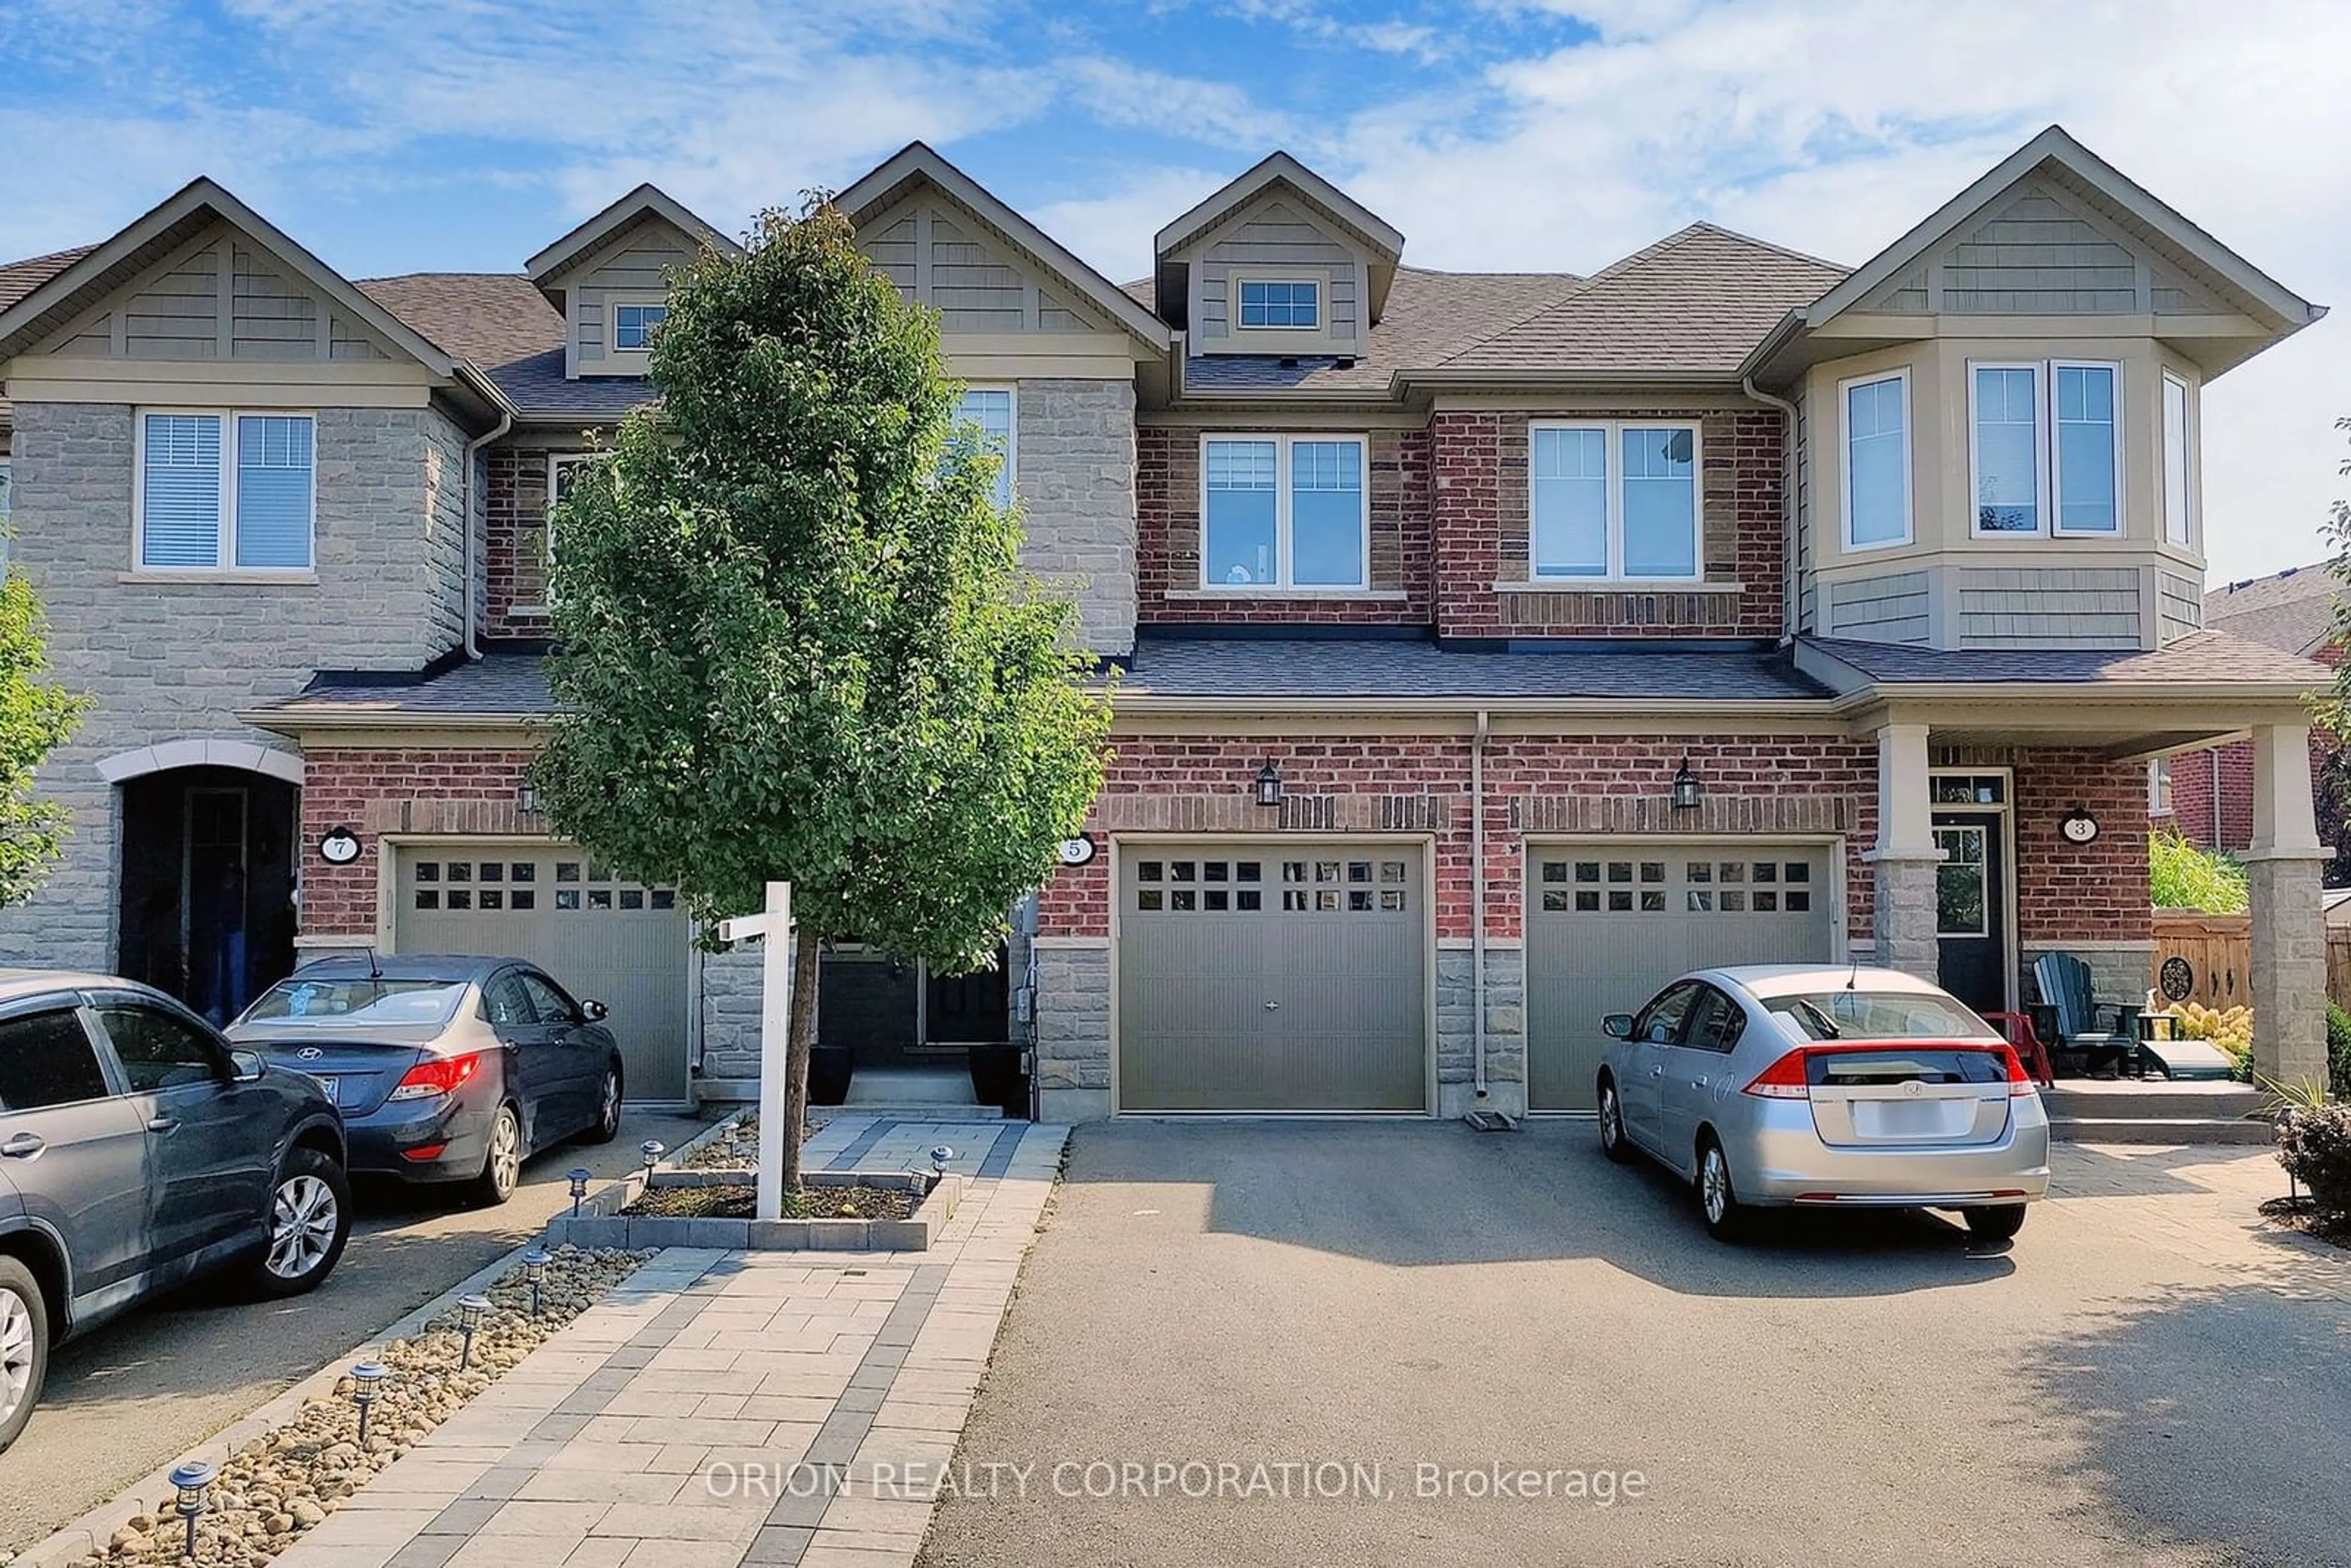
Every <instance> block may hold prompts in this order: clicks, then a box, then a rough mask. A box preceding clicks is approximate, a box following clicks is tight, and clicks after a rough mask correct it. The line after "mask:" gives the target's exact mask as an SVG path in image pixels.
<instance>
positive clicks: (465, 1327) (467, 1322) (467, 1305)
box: [457, 1296, 490, 1372]
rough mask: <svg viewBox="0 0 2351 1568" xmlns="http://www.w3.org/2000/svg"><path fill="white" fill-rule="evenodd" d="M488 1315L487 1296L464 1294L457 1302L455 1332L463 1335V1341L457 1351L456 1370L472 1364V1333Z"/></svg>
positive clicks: (488, 1304) (488, 1303) (461, 1369)
mask: <svg viewBox="0 0 2351 1568" xmlns="http://www.w3.org/2000/svg"><path fill="white" fill-rule="evenodd" d="M489 1315H490V1299H489V1297H487V1296H466V1297H465V1298H463V1299H461V1300H460V1301H458V1302H457V1332H458V1333H460V1334H462V1335H463V1336H465V1343H464V1344H463V1345H462V1346H461V1347H460V1348H459V1350H458V1352H457V1370H458V1371H460V1372H463V1371H465V1369H466V1368H467V1367H469V1366H471V1365H473V1364H474V1335H475V1332H476V1331H478V1330H479V1329H480V1328H481V1326H482V1320H483V1319H485V1318H486V1317H488V1316H489Z"/></svg>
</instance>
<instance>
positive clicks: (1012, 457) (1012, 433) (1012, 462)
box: [956, 382, 1020, 506]
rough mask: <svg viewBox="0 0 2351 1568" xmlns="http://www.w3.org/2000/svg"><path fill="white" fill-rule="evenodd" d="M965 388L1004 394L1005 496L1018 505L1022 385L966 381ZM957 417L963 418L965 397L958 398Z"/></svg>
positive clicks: (1006, 500) (1009, 502)
mask: <svg viewBox="0 0 2351 1568" xmlns="http://www.w3.org/2000/svg"><path fill="white" fill-rule="evenodd" d="M963 390H964V392H966V393H970V392H1002V393H1003V394H1004V399H1005V402H1004V411H1005V416H1006V417H1005V430H1004V498H1005V503H1006V504H1007V505H1008V506H1009V505H1017V504H1018V503H1019V499H1020V385H1019V382H965V383H964V387H963ZM962 402H963V399H962V398H961V397H958V398H957V399H956V405H957V406H956V419H957V420H958V421H960V420H961V419H962V418H963V410H962V406H961V405H962Z"/></svg>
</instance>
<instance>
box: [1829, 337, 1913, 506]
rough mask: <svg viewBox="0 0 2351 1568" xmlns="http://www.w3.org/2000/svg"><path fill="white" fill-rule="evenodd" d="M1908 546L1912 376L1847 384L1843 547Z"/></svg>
mask: <svg viewBox="0 0 2351 1568" xmlns="http://www.w3.org/2000/svg"><path fill="white" fill-rule="evenodd" d="M1909 542H1910V377H1909V374H1908V373H1907V371H1896V372H1895V373H1894V374H1892V375H1890V376H1876V377H1872V378H1871V379H1869V380H1866V381H1857V382H1845V383H1844V548H1845V549H1870V548H1871V547H1872V546H1875V545H1896V544H1907V543H1909Z"/></svg>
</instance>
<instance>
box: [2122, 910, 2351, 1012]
mask: <svg viewBox="0 0 2351 1568" xmlns="http://www.w3.org/2000/svg"><path fill="white" fill-rule="evenodd" d="M2252 926H2253V920H2252V915H2206V914H2203V913H2201V912H2200V911H2198V910H2193V909H2158V910H2157V911H2156V912H2155V967H2154V968H2153V970H2152V971H2151V972H2150V973H2149V975H2148V977H2147V984H2148V985H2150V986H2154V987H2157V988H2158V994H2159V991H2160V988H2161V986H2162V983H2163V964H2164V960H2165V959H2167V958H2174V957H2177V958H2179V959H2182V960H2184V961H2185V962H2186V963H2187V965H2188V967H2189V970H2190V972H2191V973H2192V975H2193V976H2194V985H2193V988H2191V989H2190V990H2189V993H2188V995H2187V996H2186V997H2185V998H2181V999H2183V1000H2187V1001H2198V1002H2202V1003H2203V1004H2204V1005H2205V1006H2206V1007H2208V1008H2220V1009H2224V1010H2225V1009H2229V1008H2233V1007H2238V1006H2244V1007H2251V1006H2252V1002H2253V986H2252V952H2253V937H2252ZM2326 995H2327V997H2328V998H2330V999H2331V1000H2333V1002H2334V1003H2335V1006H2336V1007H2339V1008H2343V1009H2351V927H2341V928H2338V927H2335V926H2329V927H2328V928H2327V932H2326Z"/></svg>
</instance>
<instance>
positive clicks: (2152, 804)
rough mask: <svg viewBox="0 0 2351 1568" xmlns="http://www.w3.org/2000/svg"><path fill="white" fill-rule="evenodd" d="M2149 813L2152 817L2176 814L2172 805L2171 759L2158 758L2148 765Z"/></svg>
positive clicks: (2149, 760)
mask: <svg viewBox="0 0 2351 1568" xmlns="http://www.w3.org/2000/svg"><path fill="white" fill-rule="evenodd" d="M2174 814H2176V809H2175V808H2174V807H2173V805H2172V803H2171V758H2168V757H2157V758H2149V759H2148V762H2147V815H2149V816H2151V817H2162V816H2169V815H2174Z"/></svg>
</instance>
